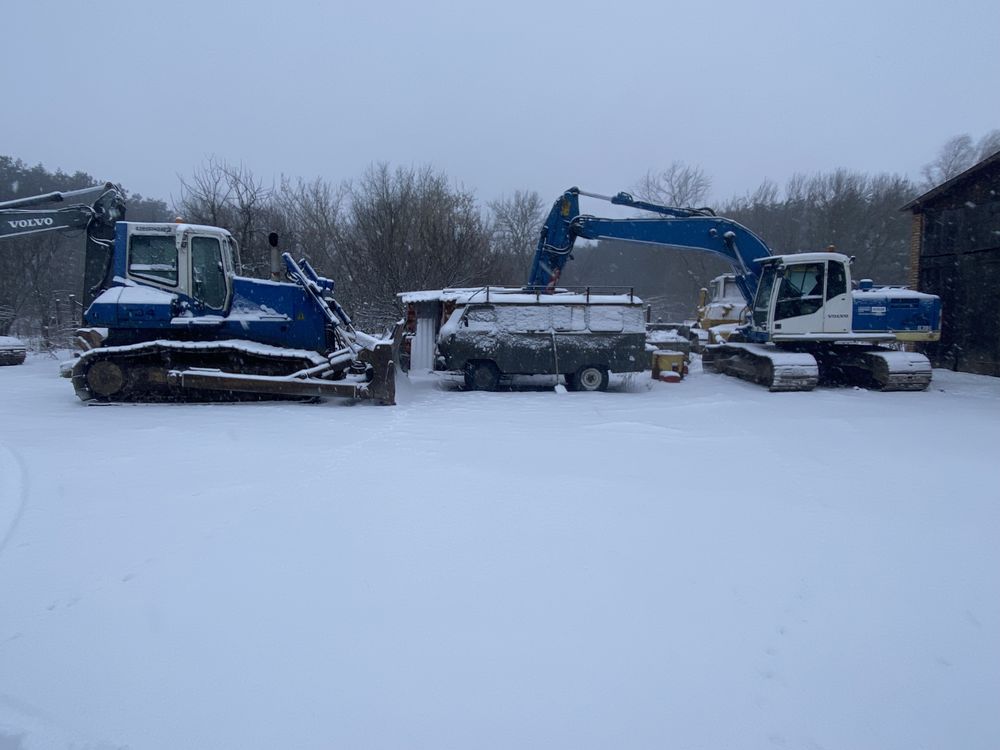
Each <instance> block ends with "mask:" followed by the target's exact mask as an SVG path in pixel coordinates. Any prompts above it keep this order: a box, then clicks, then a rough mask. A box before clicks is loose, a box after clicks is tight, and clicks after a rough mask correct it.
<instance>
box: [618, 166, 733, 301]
mask: <svg viewBox="0 0 1000 750" xmlns="http://www.w3.org/2000/svg"><path fill="white" fill-rule="evenodd" d="M711 188H712V179H711V178H710V177H709V176H708V175H707V174H705V172H704V170H703V169H702V168H701V167H692V166H689V165H687V164H685V163H684V162H681V161H674V162H671V164H670V166H669V167H667V168H666V169H664V170H662V171H660V172H653V171H650V172H647V173H646V174H645V176H643V177H642V179H640V180H639V181H638V183H636V185H635V187H634V188H633V189H632V191H633V193H635V196H636V197H637V198H640V199H642V200H645V201H648V202H650V203H659V204H661V205H665V206H677V207H680V208H690V207H698V206H702V205H704V203H705V200H706V199H707V198H708V192H709V190H711ZM676 255H677V257H676V258H670V259H669V260H668V261H667V267H668V273H671V274H678V273H680V274H684V275H685V276H687V278H688V279H689V280H690V283H691V285H693V289H694V291H693V292H692V293H691V299H692V300H694V299H695V297H696V296H697V290H698V289H699V288H700V285H702V284H705V283H707V281H708V279H709V278H711V277H712V275H714V274H718V273H719V272H720V266H719V264H718V263H717V262H712V261H711V259H709V258H706V257H705V256H704V255H702V254H701V253H680V254H676ZM687 293H688V292H684V294H687ZM692 304H693V303H692Z"/></svg>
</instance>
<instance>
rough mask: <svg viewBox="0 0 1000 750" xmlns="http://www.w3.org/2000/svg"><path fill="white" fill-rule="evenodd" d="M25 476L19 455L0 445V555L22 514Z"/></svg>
mask: <svg viewBox="0 0 1000 750" xmlns="http://www.w3.org/2000/svg"><path fill="white" fill-rule="evenodd" d="M27 476H28V474H27V472H26V471H25V470H24V462H23V461H22V460H21V458H20V456H18V455H17V454H16V453H14V451H12V450H11V449H10V448H8V447H6V446H5V445H0V555H2V554H3V551H4V550H5V549H6V548H7V543H8V542H10V540H11V537H13V536H14V531H15V530H16V529H17V524H18V523H19V522H20V520H21V516H22V515H24V506H25V501H26V500H27V497H28V487H27V483H26V482H27Z"/></svg>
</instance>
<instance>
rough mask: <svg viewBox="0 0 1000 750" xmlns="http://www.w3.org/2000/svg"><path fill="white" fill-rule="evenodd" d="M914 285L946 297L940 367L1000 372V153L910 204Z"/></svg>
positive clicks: (937, 350)
mask: <svg viewBox="0 0 1000 750" xmlns="http://www.w3.org/2000/svg"><path fill="white" fill-rule="evenodd" d="M903 210H904V211H912V212H913V229H912V233H911V238H910V286H911V287H913V288H916V289H919V290H920V291H922V292H928V293H930V294H936V295H938V296H939V297H940V298H941V303H942V324H941V340H940V341H939V342H937V343H934V344H927V345H926V346H925V347H924V349H923V350H924V352H925V353H926V354H927V356H928V357H930V359H931V362H932V363H933V364H934V366H935V367H947V368H949V369H952V370H961V371H963V372H974V373H979V374H982V375H994V376H1000V151H998V152H997V153H995V154H993V155H992V156H990V157H987V158H986V159H983V160H982V161H981V162H979V163H978V164H976V165H975V166H973V167H971V168H970V169H967V170H966V171H964V172H962V173H961V174H960V175H958V176H956V177H954V178H952V179H950V180H948V181H947V182H944V183H942V184H941V185H938V186H937V187H935V188H934V189H932V190H930V191H928V192H926V193H924V194H923V195H921V196H920V197H919V198H917V199H915V200H913V201H911V202H910V203H908V204H907V205H906V206H904V207H903Z"/></svg>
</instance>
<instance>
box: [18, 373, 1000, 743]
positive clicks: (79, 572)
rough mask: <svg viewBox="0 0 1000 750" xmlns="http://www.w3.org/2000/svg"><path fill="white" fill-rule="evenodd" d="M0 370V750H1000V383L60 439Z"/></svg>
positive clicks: (306, 415)
mask: <svg viewBox="0 0 1000 750" xmlns="http://www.w3.org/2000/svg"><path fill="white" fill-rule="evenodd" d="M57 369H58V368H57V363H56V362H55V361H54V360H52V359H47V358H44V357H33V358H31V359H29V362H28V363H27V364H26V365H22V366H18V367H8V368H0V748H2V749H3V750H22V748H23V750H37V749H39V748H42V749H49V748H53V749H56V748H58V749H59V750H63V749H65V748H76V749H77V750H79V749H81V748H90V749H91V750H97V749H102V750H103V749H105V748H121V747H128V748H133V750H143V749H146V748H149V749H153V750H158V749H161V748H162V749H163V750H168V749H169V750H176V749H177V748H212V749H213V750H218V749H219V748H239V749H240V750H244V749H247V748H267V749H268V750H273V749H274V748H316V749H319V748H386V749H387V750H388V749H390V748H392V749H395V748H433V749H434V750H441V749H442V748H463V749H465V748H477V749H478V748H491V749H492V748H496V749H497V750H500V749H508V748H567V749H572V750H581V749H587V748H595V749H596V748H602V749H604V748H630V749H631V748H691V749H695V748H703V749H705V750H709V749H712V750H715V749H721V748H810V749H819V748H824V749H825V750H835V749H845V750H863V749H866V748H871V749H872V750H876V749H877V750H889V749H893V748H899V749H900V750H904V749H905V750H913V749H916V748H948V749H951V748H961V749H962V750H978V749H981V750H994V749H995V748H997V747H1000V713H998V711H997V707H998V705H1000V544H998V532H1000V458H998V454H997V446H998V445H1000V380H998V379H990V378H982V377H975V376H969V375H959V374H954V373H949V372H942V371H936V372H935V382H934V384H933V386H932V388H931V390H930V391H928V392H925V393H884V394H883V393H869V392H866V391H861V390H817V391H815V392H812V393H787V394H771V393H767V392H765V391H764V390H763V389H760V388H758V387H756V386H753V385H750V384H747V383H743V382H740V381H736V380H732V379H728V378H725V377H722V376H717V375H709V374H703V373H701V372H698V371H697V370H696V371H695V372H693V373H692V375H691V376H690V377H689V378H687V379H686V380H685V381H684V382H682V383H679V384H671V385H667V384H660V383H654V382H652V381H647V380H645V379H634V380H633V381H631V383H630V384H627V387H626V388H625V389H624V390H619V391H617V392H609V393H597V394H558V393H554V392H553V391H552V390H547V391H532V392H517V393H463V392H450V391H447V390H442V389H440V388H438V387H436V386H435V382H434V381H433V380H430V379H421V380H414V381H410V382H409V383H403V384H401V386H400V391H401V393H400V402H401V403H400V404H399V405H398V406H396V407H377V406H372V405H368V404H360V405H353V406H351V405H345V404H343V403H336V402H331V403H327V404H320V405H316V404H313V405H309V404H288V403H286V404H240V405H215V406H212V405H134V406H108V407H86V406H83V405H82V404H81V403H79V402H78V401H77V399H76V397H75V396H74V394H73V389H72V387H71V386H70V384H69V382H68V381H66V380H62V379H59V378H58V377H57V376H56V374H57Z"/></svg>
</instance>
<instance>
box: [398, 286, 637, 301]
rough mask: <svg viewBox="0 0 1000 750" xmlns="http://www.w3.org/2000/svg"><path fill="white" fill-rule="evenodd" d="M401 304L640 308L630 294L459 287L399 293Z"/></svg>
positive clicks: (635, 297)
mask: <svg viewBox="0 0 1000 750" xmlns="http://www.w3.org/2000/svg"><path fill="white" fill-rule="evenodd" d="M396 296H397V297H399V299H400V300H401V301H402V302H403V303H404V304H409V303H411V302H455V303H456V304H460V305H466V304H471V303H474V302H490V303H496V304H522V305H523V304H528V303H531V304H535V303H538V304H549V305H566V304H591V305H641V304H642V300H641V299H640V298H639V297H637V296H636V295H634V294H595V293H588V292H586V291H568V290H556V291H555V292H551V293H547V292H526V291H525V290H524V289H515V288H512V287H500V286H480V287H463V288H454V289H427V290H424V291H418V292H400V293H399V294H397V295H396Z"/></svg>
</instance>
